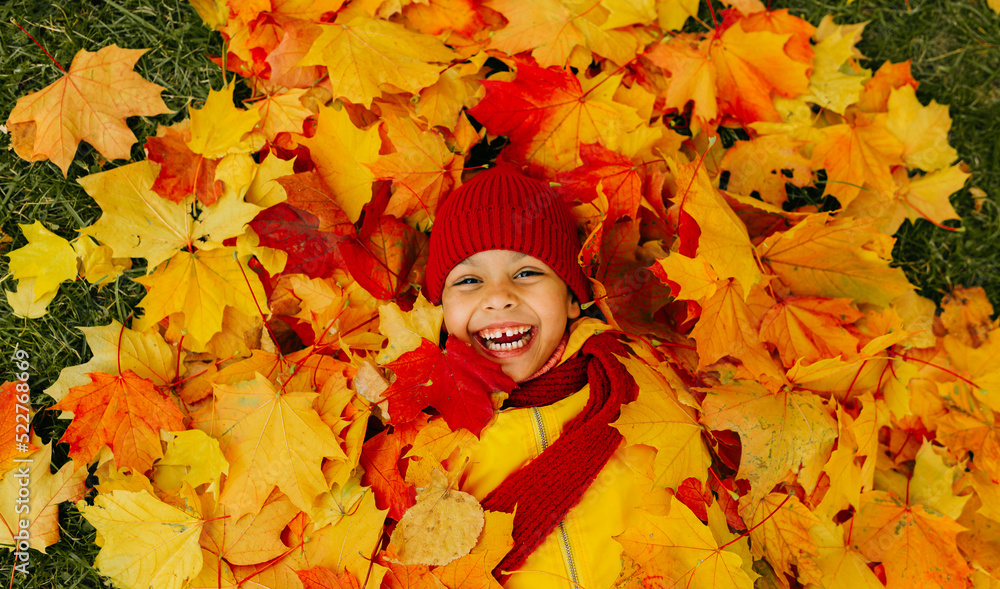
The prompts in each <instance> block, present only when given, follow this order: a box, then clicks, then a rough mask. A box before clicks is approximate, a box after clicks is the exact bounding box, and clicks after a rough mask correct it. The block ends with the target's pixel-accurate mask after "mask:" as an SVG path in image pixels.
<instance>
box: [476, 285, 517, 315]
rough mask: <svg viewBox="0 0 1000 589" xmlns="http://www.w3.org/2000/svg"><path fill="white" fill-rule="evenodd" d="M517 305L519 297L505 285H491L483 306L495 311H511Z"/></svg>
mask: <svg viewBox="0 0 1000 589" xmlns="http://www.w3.org/2000/svg"><path fill="white" fill-rule="evenodd" d="M516 305H517V296H516V295H515V294H514V292H513V291H512V290H511V289H510V288H509V287H508V286H507V285H504V284H494V285H491V286H490V287H489V288H488V290H487V291H486V296H485V297H484V298H483V306H484V307H485V308H486V309H489V310H493V311H497V310H503V309H510V308H513V307H515V306H516Z"/></svg>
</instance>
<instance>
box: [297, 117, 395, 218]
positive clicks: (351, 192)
mask: <svg viewBox="0 0 1000 589" xmlns="http://www.w3.org/2000/svg"><path fill="white" fill-rule="evenodd" d="M302 144H303V145H305V146H306V147H308V148H309V153H310V155H311V156H312V159H313V163H314V164H316V170H317V171H318V172H319V173H320V176H322V178H323V181H324V182H325V183H326V185H327V186H328V187H329V188H330V190H331V191H332V192H333V195H334V196H333V198H334V199H335V201H336V205H337V206H338V207H339V208H340V209H341V210H343V211H344V213H346V214H347V218H348V219H350V220H351V222H352V223H354V222H357V220H358V218H359V217H360V216H361V208H362V207H364V206H365V204H367V203H368V201H369V200H371V197H372V191H371V185H372V181H373V180H374V179H375V175H374V174H373V173H372V171H371V170H369V169H368V167H367V166H366V165H365V164H372V163H375V161H376V160H378V157H379V156H378V152H379V150H380V149H381V147H382V140H381V139H380V138H379V125H372V126H371V127H369V128H368V129H358V128H357V127H355V126H354V123H352V122H351V117H350V116H349V115H348V113H347V111H345V110H334V109H332V108H326V107H323V108H320V111H319V117H318V119H317V122H316V135H315V136H313V137H312V138H311V139H303V140H302Z"/></svg>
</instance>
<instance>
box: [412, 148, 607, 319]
mask: <svg viewBox="0 0 1000 589" xmlns="http://www.w3.org/2000/svg"><path fill="white" fill-rule="evenodd" d="M487 250H511V251H515V252H521V253H523V254H528V255H529V256H534V257H536V258H538V259H539V260H541V261H543V262H545V263H546V264H548V265H549V267H550V268H552V270H553V271H555V273H556V275H558V276H559V278H562V280H563V282H565V283H566V285H567V286H569V288H570V290H571V291H572V292H573V294H575V295H576V298H577V300H578V301H580V302H581V303H585V302H587V301H589V300H590V288H589V282H588V280H587V277H586V276H585V275H584V273H583V270H582V269H580V265H579V264H578V263H577V256H578V254H579V252H580V238H579V237H577V233H576V221H575V220H574V219H573V215H572V214H571V213H570V212H569V209H568V208H567V207H566V203H564V202H563V200H562V199H561V198H560V197H559V195H558V194H556V192H555V191H554V190H552V189H551V188H550V187H549V186H548V185H547V184H546V183H544V182H541V181H539V180H535V179H534V178H529V177H528V176H525V175H524V174H522V173H521V172H520V171H519V170H518V169H517V167H516V166H514V165H513V164H510V163H507V162H498V163H497V165H496V166H495V167H493V168H491V169H489V170H486V171H484V172H480V173H479V174H477V175H476V176H475V177H473V178H472V180H470V181H469V182H467V183H465V184H463V185H462V186H460V187H459V188H458V189H457V190H455V191H454V192H452V193H451V194H449V195H448V197H447V198H445V199H444V201H443V202H442V203H441V205H440V206H439V207H438V210H437V215H436V217H435V220H434V228H433V229H432V230H431V251H430V258H429V259H428V261H427V295H428V297H427V298H428V299H429V300H430V301H431V302H433V303H440V302H441V291H442V290H444V279H445V278H446V277H447V276H448V273H449V272H451V269H452V268H454V267H455V266H456V265H458V263H459V262H461V261H462V260H464V259H465V258H468V257H469V256H471V255H473V254H477V253H479V252H482V251H487Z"/></svg>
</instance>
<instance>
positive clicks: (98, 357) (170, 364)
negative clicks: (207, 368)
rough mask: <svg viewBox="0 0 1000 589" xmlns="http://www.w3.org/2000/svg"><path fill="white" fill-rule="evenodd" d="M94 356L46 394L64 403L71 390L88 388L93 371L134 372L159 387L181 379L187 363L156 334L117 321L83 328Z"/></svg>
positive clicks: (62, 376) (71, 368) (65, 371)
mask: <svg viewBox="0 0 1000 589" xmlns="http://www.w3.org/2000/svg"><path fill="white" fill-rule="evenodd" d="M79 329H80V331H82V332H83V335H84V337H85V338H86V339H87V346H88V347H89V348H90V351H91V353H92V354H93V357H92V358H91V359H90V360H88V361H87V362H86V363H85V364H80V365H77V366H69V367H66V368H63V369H62V371H61V372H60V373H59V378H58V380H56V382H54V383H53V384H52V386H50V387H49V388H47V389H45V394H46V395H48V396H50V397H52V398H53V399H55V400H56V401H61V400H62V398H63V397H65V396H66V393H67V392H69V389H71V388H72V387H78V386H83V385H86V384H88V383H89V382H90V377H88V376H87V374H88V373H91V372H105V373H108V374H113V375H118V374H120V373H119V372H118V367H119V366H121V370H122V372H124V371H127V370H131V371H133V372H135V373H136V374H137V375H138V376H140V377H142V378H145V379H149V380H151V381H153V384H155V385H157V386H163V385H165V384H167V383H170V382H173V380H174V379H175V378H177V365H178V364H179V363H180V362H183V360H184V353H183V352H181V358H180V359H178V358H177V353H178V352H177V350H176V349H175V348H174V347H173V346H171V345H169V344H167V342H166V341H164V339H163V338H162V337H161V336H160V334H159V333H157V332H155V331H134V330H132V329H129V328H128V327H125V326H123V325H122V324H121V323H118V322H117V321H115V320H112V321H111V323H110V324H108V325H104V326H98V327H80V328H79Z"/></svg>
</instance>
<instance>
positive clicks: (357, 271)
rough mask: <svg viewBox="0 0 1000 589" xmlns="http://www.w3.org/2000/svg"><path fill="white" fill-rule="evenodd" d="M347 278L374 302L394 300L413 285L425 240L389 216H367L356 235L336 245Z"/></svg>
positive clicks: (413, 230)
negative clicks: (352, 280) (344, 266)
mask: <svg viewBox="0 0 1000 589" xmlns="http://www.w3.org/2000/svg"><path fill="white" fill-rule="evenodd" d="M338 247H339V251H340V254H341V255H342V256H343V258H344V261H345V262H346V264H347V267H348V268H350V270H351V275H352V276H353V277H354V279H355V280H356V281H357V282H358V284H360V285H361V286H362V287H363V288H364V289H365V290H367V291H368V292H369V293H371V295H372V296H374V297H375V298H377V299H381V300H383V301H391V300H394V299H395V298H396V297H397V296H398V295H399V294H401V293H402V292H403V291H405V290H406V289H407V288H409V286H410V284H411V283H412V282H414V276H412V274H411V273H412V272H413V271H414V270H415V266H416V262H417V259H418V258H419V257H420V256H421V255H422V254H426V249H427V237H426V236H424V234H422V233H420V232H418V231H416V230H415V229H413V228H412V227H410V226H409V225H407V224H406V223H403V222H402V221H400V220H399V219H397V218H396V217H393V216H392V215H376V214H374V213H369V216H367V217H365V220H364V222H363V223H362V225H361V230H360V231H358V234H357V235H356V236H351V237H350V238H348V239H345V240H344V241H342V242H340V244H339V246H338Z"/></svg>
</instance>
